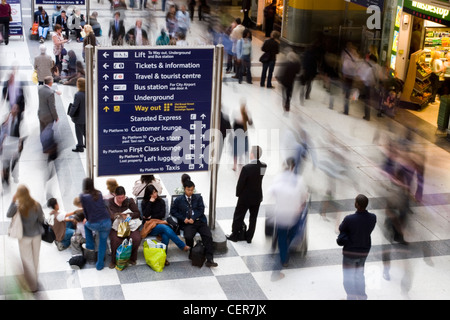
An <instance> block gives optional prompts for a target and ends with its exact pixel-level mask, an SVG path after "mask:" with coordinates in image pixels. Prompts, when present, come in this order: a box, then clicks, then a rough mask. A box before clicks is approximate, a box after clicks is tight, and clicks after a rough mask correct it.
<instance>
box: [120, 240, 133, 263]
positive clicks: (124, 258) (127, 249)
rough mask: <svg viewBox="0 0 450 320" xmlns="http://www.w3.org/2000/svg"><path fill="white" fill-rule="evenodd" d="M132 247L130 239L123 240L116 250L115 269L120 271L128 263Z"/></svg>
mask: <svg viewBox="0 0 450 320" xmlns="http://www.w3.org/2000/svg"><path fill="white" fill-rule="evenodd" d="M132 247H133V240H132V239H129V240H128V239H125V240H123V242H122V244H121V245H120V246H119V247H118V248H117V250H116V269H117V270H119V271H122V270H123V269H125V267H126V266H127V264H128V260H130V257H131V249H132Z"/></svg>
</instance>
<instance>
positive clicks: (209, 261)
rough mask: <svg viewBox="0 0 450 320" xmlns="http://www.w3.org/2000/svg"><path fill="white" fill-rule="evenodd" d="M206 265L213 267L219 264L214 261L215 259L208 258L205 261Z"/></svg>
mask: <svg viewBox="0 0 450 320" xmlns="http://www.w3.org/2000/svg"><path fill="white" fill-rule="evenodd" d="M205 266H207V267H209V268H211V267H217V266H218V264H217V263H216V262H214V260H208V261H206V262H205Z"/></svg>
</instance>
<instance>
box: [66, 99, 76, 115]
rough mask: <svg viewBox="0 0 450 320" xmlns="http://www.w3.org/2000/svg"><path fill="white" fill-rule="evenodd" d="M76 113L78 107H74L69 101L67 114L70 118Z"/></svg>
mask: <svg viewBox="0 0 450 320" xmlns="http://www.w3.org/2000/svg"><path fill="white" fill-rule="evenodd" d="M77 113H78V107H75V106H74V104H73V103H72V102H71V103H69V107H68V108H67V115H68V116H69V117H71V118H73V117H75V116H76V115H77Z"/></svg>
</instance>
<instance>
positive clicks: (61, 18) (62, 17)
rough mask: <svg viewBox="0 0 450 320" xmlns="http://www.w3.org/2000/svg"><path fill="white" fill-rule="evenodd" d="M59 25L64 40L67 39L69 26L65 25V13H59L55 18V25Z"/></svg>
mask: <svg viewBox="0 0 450 320" xmlns="http://www.w3.org/2000/svg"><path fill="white" fill-rule="evenodd" d="M55 24H59V25H60V26H61V28H62V30H63V32H64V33H65V35H66V39H69V34H70V33H69V32H70V31H69V26H68V25H67V14H66V11H64V10H63V11H61V14H60V15H59V16H57V17H56V23H55Z"/></svg>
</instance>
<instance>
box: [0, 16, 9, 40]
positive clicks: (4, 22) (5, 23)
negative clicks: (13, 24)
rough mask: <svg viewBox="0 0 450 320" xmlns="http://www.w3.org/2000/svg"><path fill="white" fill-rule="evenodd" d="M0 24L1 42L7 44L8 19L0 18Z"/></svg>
mask: <svg viewBox="0 0 450 320" xmlns="http://www.w3.org/2000/svg"><path fill="white" fill-rule="evenodd" d="M0 24H2V25H3V41H5V44H8V42H9V17H0Z"/></svg>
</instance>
